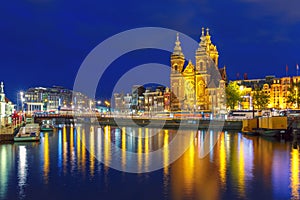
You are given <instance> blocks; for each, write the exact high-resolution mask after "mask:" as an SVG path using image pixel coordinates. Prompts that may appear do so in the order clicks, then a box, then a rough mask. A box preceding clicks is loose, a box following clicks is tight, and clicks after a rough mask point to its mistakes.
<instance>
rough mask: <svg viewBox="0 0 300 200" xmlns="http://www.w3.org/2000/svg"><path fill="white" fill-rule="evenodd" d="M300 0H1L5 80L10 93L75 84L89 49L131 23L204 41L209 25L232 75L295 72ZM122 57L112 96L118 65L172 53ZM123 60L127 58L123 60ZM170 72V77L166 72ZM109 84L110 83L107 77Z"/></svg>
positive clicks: (1, 53)
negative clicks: (203, 36) (204, 32)
mask: <svg viewBox="0 0 300 200" xmlns="http://www.w3.org/2000/svg"><path fill="white" fill-rule="evenodd" d="M299 7H300V2H299V1H298V0H290V1H288V2H287V1H282V0H263V1H261V0H227V1H221V0H218V1H217V0H211V1H209V0H172V1H170V0H163V1H162V0H152V1H120V0H119V1H114V0H111V1H99V0H89V1H70V0H19V1H3V2H2V3H1V7H0V20H1V21H0V31H1V32H0V34H1V37H0V44H1V45H0V66H1V73H0V74H1V76H0V79H1V80H2V81H4V82H5V90H6V93H7V96H8V97H9V98H10V99H11V100H12V101H16V92H17V91H20V90H24V89H27V88H29V87H33V86H52V85H61V86H65V87H67V88H70V89H71V88H72V86H73V81H74V79H75V76H76V73H77V70H78V69H79V67H80V65H81V63H82V61H83V60H84V58H85V57H86V56H87V55H88V53H89V52H90V51H91V50H92V49H93V48H94V47H95V46H96V45H98V44H99V43H100V42H102V41H103V40H105V39H107V38H108V37H110V36H112V35H114V34H117V33H119V32H121V31H125V30H128V29H132V28H137V27H144V26H155V27H165V28H170V29H175V30H178V31H180V32H183V33H185V34H187V35H189V36H191V37H192V38H194V39H195V40H197V41H198V40H199V39H198V38H199V36H200V33H201V27H202V26H204V27H209V28H210V30H211V34H212V40H213V43H214V44H216V45H217V47H218V50H219V54H220V65H219V67H222V66H224V65H226V66H227V73H228V75H229V79H235V78H236V74H237V73H238V72H239V74H240V75H241V76H242V75H243V73H247V74H248V77H249V78H262V77H264V76H265V75H276V76H279V77H280V76H284V75H285V73H286V72H285V66H286V64H287V65H288V66H289V75H295V74H296V63H297V62H300V59H299V52H300V51H299V50H300V37H299V36H300V12H299V11H298V9H299ZM148 53H149V55H150V54H151V56H138V55H139V52H137V54H135V53H133V54H131V55H127V58H126V57H124V58H120V60H117V61H116V62H115V63H114V65H115V68H113V69H111V70H110V73H114V74H115V75H114V76H111V75H109V74H108V75H107V77H106V78H105V79H106V80H105V81H106V83H107V87H106V88H105V89H103V90H102V91H101V92H99V93H98V95H102V96H107V95H108V94H109V91H110V90H111V89H112V86H110V85H113V84H114V82H115V80H114V79H113V78H112V77H118V74H119V73H120V72H119V70H120V71H123V72H125V71H126V70H128V69H129V68H130V67H132V66H134V65H136V64H143V63H147V62H149V61H151V62H160V63H164V64H168V63H169V54H168V53H164V52H161V53H158V52H157V51H153V52H148ZM122 59H123V60H122ZM167 78H168V77H167ZM110 83H111V84H110Z"/></svg>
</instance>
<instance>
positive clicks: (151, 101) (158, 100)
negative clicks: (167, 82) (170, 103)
mask: <svg viewBox="0 0 300 200" xmlns="http://www.w3.org/2000/svg"><path fill="white" fill-rule="evenodd" d="M144 98H145V103H144V108H145V112H147V113H149V114H151V113H157V112H163V111H164V110H165V109H164V88H163V87H157V88H156V89H152V88H147V89H146V91H145V92H144Z"/></svg>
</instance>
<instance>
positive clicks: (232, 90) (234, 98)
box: [225, 82, 242, 109]
mask: <svg viewBox="0 0 300 200" xmlns="http://www.w3.org/2000/svg"><path fill="white" fill-rule="evenodd" d="M225 92H226V105H227V107H230V109H234V107H235V106H236V105H237V104H238V102H239V101H241V99H242V98H241V93H240V88H239V86H238V84H237V83H236V82H230V83H229V84H228V85H227V87H226V89H225Z"/></svg>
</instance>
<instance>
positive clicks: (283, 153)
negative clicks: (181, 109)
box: [0, 126, 300, 200]
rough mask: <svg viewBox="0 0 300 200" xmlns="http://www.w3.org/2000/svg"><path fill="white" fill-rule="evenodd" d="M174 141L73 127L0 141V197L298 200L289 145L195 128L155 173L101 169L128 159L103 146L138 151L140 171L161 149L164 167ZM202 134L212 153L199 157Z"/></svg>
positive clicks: (295, 159) (167, 134) (155, 133)
mask: <svg viewBox="0 0 300 200" xmlns="http://www.w3.org/2000/svg"><path fill="white" fill-rule="evenodd" d="M128 133H130V134H128ZM150 134H151V135H152V137H148V136H149V135H150ZM137 136H144V137H137ZM175 136H176V131H174V130H157V129H148V128H128V127H124V128H122V129H116V128H113V127H105V128H100V127H90V126H78V127H76V128H73V127H63V128H62V129H58V130H56V131H54V132H52V133H50V132H49V133H42V138H41V141H40V142H39V143H35V142H34V143H31V142H29V143H14V144H1V145H0V199H208V200H214V199H299V198H300V186H299V181H300V177H299V176H300V171H299V164H300V161H299V159H300V157H299V155H300V153H299V147H298V148H293V146H292V142H291V141H280V140H276V139H268V138H262V137H255V136H254V137H250V136H245V135H242V134H240V133H234V132H222V133H214V132H212V131H209V132H207V131H203V130H201V131H198V132H197V133H187V138H188V140H189V141H190V144H191V145H190V147H189V148H188V149H187V151H186V152H185V153H184V154H183V155H182V156H181V157H180V158H179V159H178V160H176V161H175V162H174V163H172V164H171V165H166V166H165V167H163V168H162V169H160V170H157V171H154V172H149V173H127V172H122V171H118V170H115V169H112V168H110V167H108V166H106V165H104V164H103V162H105V163H107V164H108V165H109V164H110V163H111V162H112V160H113V159H114V158H116V157H118V159H119V161H120V168H121V169H122V167H126V166H128V164H130V163H131V162H133V161H132V159H131V158H130V157H128V156H126V154H125V153H124V152H125V151H124V152H123V153H122V154H121V155H116V154H115V153H114V152H113V151H112V150H111V146H110V145H109V143H113V144H115V145H116V146H118V147H120V149H123V150H127V151H131V152H135V153H137V155H138V156H137V161H136V163H133V164H135V165H136V167H137V169H138V170H140V171H143V170H145V169H147V167H150V166H151V163H149V162H150V161H149V160H150V158H149V157H148V156H147V155H148V154H144V153H147V152H153V151H155V150H158V149H160V148H165V150H166V151H164V154H163V155H161V156H162V161H163V162H164V163H166V164H167V163H168V162H169V161H170V156H171V154H172V153H173V152H172V151H168V149H169V148H168V145H169V144H171V142H172V139H173V138H174V137H175ZM194 136H196V137H194ZM205 137H207V138H208V139H209V140H208V141H206V142H208V143H209V144H210V145H211V146H213V147H214V148H213V149H212V151H210V152H209V153H208V154H207V155H206V156H205V157H204V158H200V157H201V156H199V155H200V152H201V148H203V143H204V138H205ZM214 143H216V144H215V145H213V144H214ZM100 160H102V162H100ZM164 163H163V164H164ZM131 164H132V163H131Z"/></svg>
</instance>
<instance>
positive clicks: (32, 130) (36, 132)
mask: <svg viewBox="0 0 300 200" xmlns="http://www.w3.org/2000/svg"><path fill="white" fill-rule="evenodd" d="M39 140H40V125H39V124H36V123H31V124H26V125H25V126H23V127H21V128H20V130H19V131H18V133H17V134H16V135H15V136H14V141H15V142H25V141H26V142H30V141H39Z"/></svg>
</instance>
